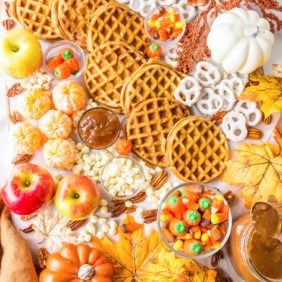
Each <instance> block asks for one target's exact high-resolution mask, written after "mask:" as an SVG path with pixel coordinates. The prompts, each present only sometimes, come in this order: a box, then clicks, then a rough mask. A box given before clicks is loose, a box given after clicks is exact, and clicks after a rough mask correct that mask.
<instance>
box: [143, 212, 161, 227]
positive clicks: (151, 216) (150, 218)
mask: <svg viewBox="0 0 282 282" xmlns="http://www.w3.org/2000/svg"><path fill="white" fill-rule="evenodd" d="M157 213H158V210H157V209H152V210H146V211H143V212H142V218H143V221H144V223H146V224H149V223H152V222H154V221H156V220H157Z"/></svg>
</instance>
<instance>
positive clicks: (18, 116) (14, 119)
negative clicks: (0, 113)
mask: <svg viewBox="0 0 282 282" xmlns="http://www.w3.org/2000/svg"><path fill="white" fill-rule="evenodd" d="M9 118H10V121H11V122H12V123H13V124H16V123H18V122H22V121H24V118H23V116H22V115H21V114H20V113H19V112H18V111H13V112H11V114H10V115H9Z"/></svg>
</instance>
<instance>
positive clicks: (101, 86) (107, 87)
mask: <svg viewBox="0 0 282 282" xmlns="http://www.w3.org/2000/svg"><path fill="white" fill-rule="evenodd" d="M144 62H145V59H144V57H143V55H142V53H141V52H138V51H137V50H134V49H133V48H130V47H128V46H127V45H126V44H125V43H123V42H108V43H106V44H104V45H103V46H101V47H99V48H97V49H95V50H94V51H93V52H92V54H90V55H89V56H88V57H87V60H86V66H85V72H84V81H85V84H86V87H87V89H88V92H89V94H90V95H91V96H92V97H93V99H94V100H95V101H97V102H98V103H99V104H102V105H104V106H105V107H107V108H110V109H112V110H114V111H116V112H122V108H121V103H120V93H121V89H122V86H123V83H124V81H125V80H126V79H127V78H128V77H130V76H131V74H132V73H134V72H135V70H136V69H138V68H139V67H140V66H141V65H142V64H143V63H144Z"/></svg>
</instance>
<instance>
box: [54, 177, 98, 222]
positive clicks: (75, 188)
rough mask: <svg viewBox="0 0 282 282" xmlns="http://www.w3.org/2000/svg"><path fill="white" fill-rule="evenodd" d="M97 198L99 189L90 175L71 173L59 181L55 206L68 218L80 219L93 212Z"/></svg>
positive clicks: (96, 205)
mask: <svg viewBox="0 0 282 282" xmlns="http://www.w3.org/2000/svg"><path fill="white" fill-rule="evenodd" d="M99 198H100V191H99V189H98V187H97V184H96V183H95V182H94V181H93V180H92V179H91V178H90V177H88V176H86V175H82V174H71V175H68V176H66V177H65V178H64V179H63V180H61V181H60V183H59V185H58V187H57V190H56V194H55V206H56V208H57V210H58V211H59V213H60V214H61V215H63V216H65V217H67V218H68V219H70V220H81V219H84V218H87V217H89V216H90V215H91V214H93V212H94V211H95V210H96V209H97V207H98V204H99Z"/></svg>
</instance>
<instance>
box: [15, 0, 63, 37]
mask: <svg viewBox="0 0 282 282" xmlns="http://www.w3.org/2000/svg"><path fill="white" fill-rule="evenodd" d="M51 2H52V1H51V0H40V1H38V0H14V3H12V5H11V9H10V10H11V11H12V16H13V17H14V18H16V20H17V21H18V22H19V23H20V24H21V25H22V26H23V27H24V28H25V29H27V30H29V31H31V32H33V33H34V35H35V36H36V37H38V38H40V39H43V40H56V39H58V38H59V37H60V36H59V34H58V33H57V31H56V28H55V27H54V26H53V25H52V20H51V4H52V3H51Z"/></svg>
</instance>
